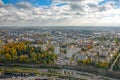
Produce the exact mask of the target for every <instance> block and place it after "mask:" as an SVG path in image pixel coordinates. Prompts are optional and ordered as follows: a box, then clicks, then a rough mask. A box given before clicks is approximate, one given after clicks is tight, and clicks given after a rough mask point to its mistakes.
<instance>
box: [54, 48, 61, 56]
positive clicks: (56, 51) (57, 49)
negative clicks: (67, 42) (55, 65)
mask: <svg viewBox="0 0 120 80" xmlns="http://www.w3.org/2000/svg"><path fill="white" fill-rule="evenodd" d="M54 53H55V54H57V55H58V54H60V46H55V47H54Z"/></svg>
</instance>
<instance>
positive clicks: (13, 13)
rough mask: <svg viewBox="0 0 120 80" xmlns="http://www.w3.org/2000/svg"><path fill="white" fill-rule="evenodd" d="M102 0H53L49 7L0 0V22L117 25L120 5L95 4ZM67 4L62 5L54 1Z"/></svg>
mask: <svg viewBox="0 0 120 80" xmlns="http://www.w3.org/2000/svg"><path fill="white" fill-rule="evenodd" d="M100 1H102V0H55V2H54V3H53V4H52V5H51V6H50V8H48V7H35V6H32V4H30V3H28V2H20V3H17V4H16V5H14V6H13V5H10V4H7V5H5V4H4V3H3V2H2V1H1V0H0V25H11V26H16V25H18V26H20V25H21V26H29V25H30V26H41V25H43V26H47V25H48V26H50V25H51V26H52V25H54V26H56V25H57V26H60V25H61V26H63V25H64V26H119V25H120V22H119V20H120V8H115V7H114V6H115V4H114V2H108V3H106V4H104V5H98V3H99V2H100ZM61 3H67V4H66V5H63V6H56V5H57V4H61Z"/></svg>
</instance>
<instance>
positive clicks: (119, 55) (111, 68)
mask: <svg viewBox="0 0 120 80" xmlns="http://www.w3.org/2000/svg"><path fill="white" fill-rule="evenodd" d="M119 57H120V53H119V54H118V56H117V57H116V59H115V60H114V62H113V64H112V65H111V67H110V70H111V71H112V70H113V67H114V65H115V63H116V62H117V60H118V59H119Z"/></svg>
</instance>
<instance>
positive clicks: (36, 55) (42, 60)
mask: <svg viewBox="0 0 120 80" xmlns="http://www.w3.org/2000/svg"><path fill="white" fill-rule="evenodd" d="M50 50H51V49H50ZM56 59H57V55H55V54H54V53H53V51H48V50H47V51H45V50H42V49H41V47H34V46H30V45H29V44H26V43H24V42H19V43H14V42H12V43H7V44H5V45H3V46H2V47H1V48H0V62H1V63H2V62H11V63H17V62H19V63H39V64H54V63H55V60H56Z"/></svg>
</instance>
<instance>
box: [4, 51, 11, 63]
mask: <svg viewBox="0 0 120 80" xmlns="http://www.w3.org/2000/svg"><path fill="white" fill-rule="evenodd" d="M11 59H12V58H11V55H10V54H9V53H7V54H5V60H7V61H10V60H11Z"/></svg>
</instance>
